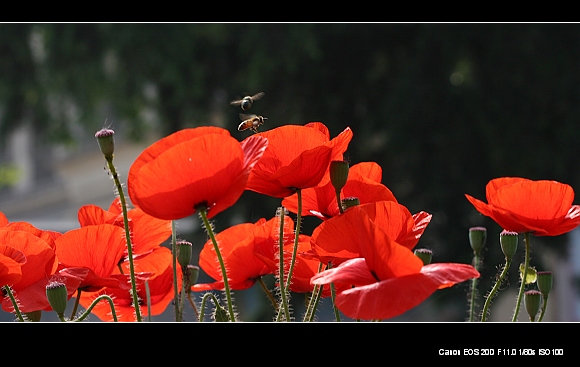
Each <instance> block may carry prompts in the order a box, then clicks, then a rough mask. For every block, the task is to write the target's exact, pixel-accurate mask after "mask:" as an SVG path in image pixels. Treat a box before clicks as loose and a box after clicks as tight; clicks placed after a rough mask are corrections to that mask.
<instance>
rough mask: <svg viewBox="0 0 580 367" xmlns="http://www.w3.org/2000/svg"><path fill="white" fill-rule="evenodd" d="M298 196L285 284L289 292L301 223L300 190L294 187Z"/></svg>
mask: <svg viewBox="0 0 580 367" xmlns="http://www.w3.org/2000/svg"><path fill="white" fill-rule="evenodd" d="M296 195H297V196H298V210H297V213H296V230H295V231H294V249H293V250H292V260H291V261H290V269H288V282H287V284H286V292H290V283H291V282H292V272H293V270H294V264H295V263H296V253H297V252H298V241H299V237H300V226H301V225H302V190H301V189H296Z"/></svg>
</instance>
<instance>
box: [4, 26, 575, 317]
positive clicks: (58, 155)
mask: <svg viewBox="0 0 580 367" xmlns="http://www.w3.org/2000/svg"><path fill="white" fill-rule="evenodd" d="M257 92H265V96H264V97H263V98H262V99H261V100H259V101H258V102H256V103H255V104H254V106H253V107H252V110H250V111H251V112H252V113H256V114H259V115H263V116H265V117H267V118H268V120H267V121H266V124H265V125H264V126H263V127H262V128H263V129H271V128H275V127H277V126H281V125H285V124H301V125H302V124H305V123H307V122H310V121H321V122H323V123H324V124H326V125H327V126H328V127H329V129H330V132H331V135H332V136H336V135H337V134H338V133H340V132H341V131H342V130H344V128H346V127H347V126H349V127H351V128H352V130H353V132H354V138H353V140H352V142H351V143H350V146H349V149H348V151H347V153H346V156H347V158H348V160H349V161H350V162H351V164H356V163H358V162H363V161H374V162H377V163H379V164H380V165H381V167H382V169H383V183H384V184H385V185H386V186H388V187H389V188H390V189H391V190H392V192H393V193H394V194H395V196H396V197H397V199H398V200H399V202H400V203H402V204H404V205H405V206H407V207H408V208H409V210H410V211H411V212H412V213H416V212H418V211H422V210H423V211H427V212H429V213H432V214H433V220H432V222H431V223H430V225H429V226H428V228H427V230H426V231H425V234H424V236H423V237H422V239H421V240H420V242H419V245H418V247H423V248H429V249H431V250H433V261H436V262H463V263H471V261H472V250H471V248H470V246H469V242H468V231H469V228H470V227H473V226H484V227H486V228H487V229H488V239H487V247H486V249H485V250H484V254H483V255H484V258H483V267H482V268H481V269H480V271H481V273H482V277H481V279H480V280H479V283H478V292H479V297H478V299H479V300H478V302H477V306H478V308H477V309H480V308H481V306H482V305H483V299H482V297H483V296H484V295H485V294H487V293H488V292H489V290H490V289H491V287H492V285H493V282H494V280H495V277H496V274H497V272H498V269H500V268H501V266H502V264H503V262H504V258H503V255H502V254H501V250H500V247H499V233H500V231H501V228H499V227H498V225H497V224H495V222H493V221H491V220H490V219H489V218H487V217H483V216H481V215H480V214H479V213H477V212H476V211H475V210H474V208H473V206H472V205H471V204H470V203H469V202H468V201H467V200H466V199H465V196H464V194H466V193H467V194H470V195H472V196H475V197H477V198H480V199H485V185H486V184H487V182H488V181H489V180H491V179H493V178H496V177H501V176H520V177H526V178H530V179H536V180H537V179H550V180H557V181H560V182H563V183H567V184H569V185H571V186H572V187H573V188H574V189H576V190H580V158H579V153H580V150H579V148H578V146H579V144H578V142H579V138H580V24H549V23H548V24H415V23H409V24H399V23H395V24H388V23H387V24H380V23H379V24H348V23H335V24H327V23H324V24H316V23H296V24H292V23H290V24H278V23H269V24H259V23H224V24H220V23H210V24H197V23H193V24H120V23H114V24H104V23H82V24H72V23H63V24H50V23H43V24H28V23H19V24H6V23H3V24H0V211H1V212H3V213H4V214H5V215H6V216H7V217H8V219H9V220H10V221H27V222H30V223H32V224H33V225H35V226H37V227H38V228H41V229H50V230H57V231H61V232H64V231H67V230H70V229H73V228H77V227H78V222H77V216H76V215H77V211H78V209H79V208H80V207H81V206H82V205H85V204H97V205H99V206H101V207H103V208H108V206H109V205H110V203H111V201H112V200H113V199H114V188H113V182H112V180H111V179H110V177H109V176H108V174H107V171H106V170H105V169H104V167H105V161H104V159H103V157H102V154H101V153H100V151H99V149H98V146H97V143H96V141H95V138H94V134H95V132H96V131H97V130H99V129H101V128H102V127H105V126H106V127H112V128H113V129H114V130H115V141H116V150H115V165H116V166H117V168H118V169H119V171H120V175H121V180H124V178H125V177H126V173H127V171H128V169H129V167H130V165H131V163H132V162H133V160H134V159H135V158H136V157H137V155H138V154H139V153H140V152H141V151H142V149H144V148H145V147H146V146H147V145H149V144H150V143H152V142H153V141H155V140H156V139H158V138H160V137H162V136H165V135H168V134H170V133H172V132H174V131H177V130H179V129H183V128H187V127H194V126H200V125H216V126H221V127H224V128H226V129H228V130H230V132H231V134H232V135H233V136H235V137H237V138H239V139H240V140H241V139H243V138H245V137H246V136H248V135H249V132H248V131H245V132H238V131H237V126H238V124H239V123H240V118H239V112H241V110H240V109H239V107H235V106H231V105H230V104H229V102H230V101H232V100H234V99H238V98H240V97H243V96H244V95H248V94H254V93H257ZM577 202H578V201H575V203H577ZM279 205H280V201H279V200H278V199H272V198H268V197H264V196H262V195H258V194H255V193H251V192H247V193H244V195H243V196H242V198H241V199H240V200H239V202H238V203H236V205H234V206H233V207H231V208H229V209H228V210H227V211H225V212H223V213H221V214H219V215H218V216H217V217H216V218H215V220H214V224H215V227H216V230H218V231H220V230H223V229H225V228H227V227H228V226H230V225H232V224H237V223H240V222H254V221H256V220H258V219H259V218H261V217H264V218H270V217H272V216H273V215H274V213H275V210H276V208H277V206H279ZM317 224H318V222H317V221H316V220H314V219H313V218H307V219H306V220H305V224H304V226H303V233H306V234H310V233H311V231H312V229H313V228H314V227H315V226H316V225H317ZM178 228H179V231H180V236H181V237H183V238H185V239H189V240H191V241H192V242H193V243H194V246H196V248H197V249H198V250H199V249H201V247H202V246H203V243H204V242H205V233H204V232H203V230H202V229H201V228H200V225H199V219H198V218H197V217H192V218H185V219H183V220H181V221H179V222H178ZM522 240H523V239H520V242H521V241H522ZM194 253H195V251H194ZM518 254H519V256H520V257H521V260H520V259H516V260H514V264H516V263H518V262H519V261H523V244H522V245H521V246H520V249H519V251H518ZM516 256H518V255H516ZM196 261H197V259H196V258H195V256H194V259H193V260H192V263H193V264H196ZM532 265H533V266H535V267H536V269H537V270H550V271H553V272H554V290H553V293H552V294H551V295H550V302H549V304H548V312H547V314H546V316H545V318H544V320H545V321H578V320H580V298H579V294H578V282H577V278H578V275H579V274H580V233H578V232H576V231H575V232H572V233H570V234H567V235H562V236H559V237H555V238H541V237H533V238H532ZM517 276H518V274H517V271H516V265H513V267H512V269H511V271H510V273H509V279H508V282H506V284H505V285H504V286H503V287H502V290H501V291H500V296H498V298H497V299H495V301H494V303H493V304H492V307H491V310H492V316H491V317H490V320H491V321H509V320H511V313H512V310H513V307H514V304H515V302H514V301H515V297H516V296H515V292H516V291H517V287H518V279H517ZM209 280H210V279H208V278H207V277H204V274H202V276H201V278H200V281H209ZM468 291H469V289H468V284H467V283H464V284H460V285H458V286H456V287H453V288H451V289H446V290H441V291H438V292H436V293H435V294H434V295H433V296H432V297H430V298H429V299H428V300H427V301H425V302H424V303H423V304H422V305H420V306H419V307H417V308H415V309H413V310H410V311H409V312H407V313H405V314H404V315H402V316H400V317H397V318H395V319H393V320H391V321H463V320H465V319H466V317H467V309H468ZM300 297H301V296H300V295H295V296H293V300H294V301H295V302H296V304H295V305H294V309H295V316H296V317H297V319H300V314H299V312H300V309H301V304H300V299H301V298H300ZM236 299H237V301H238V302H239V304H238V308H239V311H240V316H241V318H242V319H243V320H246V321H269V320H271V317H272V315H271V311H270V310H268V302H267V300H266V297H265V296H264V295H263V294H262V293H261V290H260V289H259V286H255V287H254V288H252V289H250V290H248V291H241V292H236ZM329 306H330V301H328V300H325V301H323V303H322V305H321V310H320V312H319V314H318V320H320V321H331V320H333V314H332V312H331V310H330V307H329ZM171 311H172V308H171V307H168V311H166V313H165V314H163V315H161V316H157V317H154V320H156V321H171V320H172V317H173V315H172V313H171ZM192 314H193V311H192V310H191V309H190V310H189V311H187V310H186V319H187V317H190V318H192V317H193V315H192ZM522 315H525V310H524V311H522V312H520V318H519V320H520V321H525V319H526V317H524V316H522ZM51 317H53V315H51V314H49V313H45V315H44V316H43V320H51ZM12 319H13V315H11V314H8V313H6V312H4V311H0V320H5V321H6V320H12ZM91 321H98V319H96V317H93V318H91Z"/></svg>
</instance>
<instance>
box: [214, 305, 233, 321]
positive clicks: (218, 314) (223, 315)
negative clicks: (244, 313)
mask: <svg viewBox="0 0 580 367" xmlns="http://www.w3.org/2000/svg"><path fill="white" fill-rule="evenodd" d="M213 319H214V320H215V321H216V322H228V321H230V317H229V316H228V313H227V312H226V309H225V308H223V307H222V306H220V305H216V308H215V310H214V312H213Z"/></svg>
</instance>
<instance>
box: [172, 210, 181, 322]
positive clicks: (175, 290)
mask: <svg viewBox="0 0 580 367" xmlns="http://www.w3.org/2000/svg"><path fill="white" fill-rule="evenodd" d="M171 255H172V260H171V261H172V264H173V305H174V307H175V321H180V318H181V317H180V312H179V289H178V287H177V233H176V231H175V221H174V220H172V221H171Z"/></svg>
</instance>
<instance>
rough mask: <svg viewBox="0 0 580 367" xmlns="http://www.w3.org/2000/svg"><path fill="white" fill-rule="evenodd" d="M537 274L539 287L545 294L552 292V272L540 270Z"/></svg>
mask: <svg viewBox="0 0 580 367" xmlns="http://www.w3.org/2000/svg"><path fill="white" fill-rule="evenodd" d="M536 275H537V276H538V279H537V282H538V289H539V290H540V292H541V293H542V294H543V295H544V296H547V295H548V293H550V291H551V290H552V281H553V275H552V272H551V271H538V272H537V273H536Z"/></svg>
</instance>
